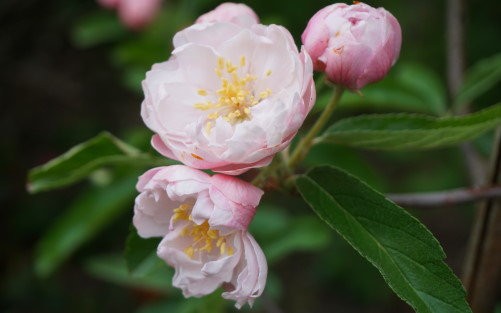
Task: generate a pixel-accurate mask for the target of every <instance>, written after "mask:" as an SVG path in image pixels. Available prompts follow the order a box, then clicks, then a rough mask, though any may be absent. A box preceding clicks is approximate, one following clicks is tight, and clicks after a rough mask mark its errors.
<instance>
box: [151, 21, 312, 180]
mask: <svg viewBox="0 0 501 313" xmlns="http://www.w3.org/2000/svg"><path fill="white" fill-rule="evenodd" d="M174 47H175V49H174V51H173V52H172V56H171V57H170V59H169V60H167V61H166V62H163V63H159V64H155V65H153V68H152V69H151V71H149V72H148V73H147V74H146V79H145V80H144V81H143V90H144V93H145V99H144V101H143V103H142V109H141V114H142V117H143V120H144V122H145V123H146V125H147V126H148V127H149V128H150V129H151V130H153V131H154V132H155V133H156V135H154V136H153V138H152V144H153V146H154V147H155V148H156V149H157V151H159V152H160V153H161V154H163V155H165V156H167V157H169V158H171V159H175V160H179V161H181V162H183V163H184V164H185V165H188V166H190V167H193V168H198V169H212V170H213V171H216V172H220V173H225V174H230V175H238V174H240V173H243V172H245V171H246V170H248V169H250V168H253V167H262V166H266V165H268V164H269V163H270V162H271V160H272V158H273V155H274V154H275V153H277V152H278V151H280V150H282V149H284V148H285V147H286V146H287V145H288V144H289V143H290V141H291V140H292V138H293V137H294V135H295V134H296V133H297V130H298V129H299V127H300V126H301V124H302V123H303V121H304V119H305V117H306V115H307V114H308V112H309V111H310V109H311V108H312V106H313V104H314V101H315V89H314V84H313V78H312V76H313V73H312V71H313V69H312V63H311V59H310V57H309V55H308V54H307V53H306V52H304V51H302V52H299V51H298V49H297V47H296V45H295V43H294V41H293V39H292V36H291V35H290V33H289V32H288V31H287V30H286V29H285V28H283V27H281V26H276V25H270V26H265V25H261V24H254V25H242V24H236V23H228V22H215V23H200V24H194V25H192V26H190V27H188V28H186V29H184V30H182V31H180V32H179V33H177V34H176V36H175V37H174Z"/></svg>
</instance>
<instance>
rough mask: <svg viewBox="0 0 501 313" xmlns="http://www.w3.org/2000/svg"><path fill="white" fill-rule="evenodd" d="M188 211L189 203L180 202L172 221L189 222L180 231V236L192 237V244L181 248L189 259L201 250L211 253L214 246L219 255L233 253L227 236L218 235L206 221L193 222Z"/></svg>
mask: <svg viewBox="0 0 501 313" xmlns="http://www.w3.org/2000/svg"><path fill="white" fill-rule="evenodd" d="M189 213H190V212H189V205H187V204H181V205H180V206H179V207H177V208H175V209H174V215H173V216H172V221H173V222H176V221H188V222H191V224H190V225H188V226H186V227H185V228H184V229H183V231H182V232H181V236H190V237H191V238H192V244H191V245H189V246H188V247H186V248H185V249H184V250H183V252H184V253H185V254H186V255H187V256H188V257H189V258H190V259H193V256H194V255H195V253H199V252H202V251H207V253H211V252H212V250H213V249H214V246H215V247H216V248H218V249H219V253H220V254H221V255H224V254H226V255H233V253H234V250H233V247H231V246H230V245H229V244H228V242H227V240H226V239H227V237H228V236H220V235H219V231H218V230H216V229H210V226H209V223H208V222H207V221H205V222H203V223H202V224H200V225H198V224H196V223H194V222H193V221H192V218H191V214H189Z"/></svg>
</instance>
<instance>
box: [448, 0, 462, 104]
mask: <svg viewBox="0 0 501 313" xmlns="http://www.w3.org/2000/svg"><path fill="white" fill-rule="evenodd" d="M463 33H464V0H448V1H447V82H448V85H449V94H450V96H451V98H452V99H454V98H455V97H456V96H457V94H458V92H459V88H461V84H462V82H463V75H464V40H463V38H464V37H463Z"/></svg>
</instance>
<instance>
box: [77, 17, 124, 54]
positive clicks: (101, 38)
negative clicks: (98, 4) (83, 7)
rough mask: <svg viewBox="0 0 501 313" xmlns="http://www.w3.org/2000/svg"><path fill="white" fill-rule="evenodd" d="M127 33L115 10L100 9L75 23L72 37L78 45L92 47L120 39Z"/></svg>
mask: <svg viewBox="0 0 501 313" xmlns="http://www.w3.org/2000/svg"><path fill="white" fill-rule="evenodd" d="M125 34H126V31H125V29H124V27H123V26H122V23H121V22H120V20H119V19H118V17H117V16H116V14H115V12H111V11H110V12H107V11H105V10H99V11H97V12H95V13H92V14H89V15H86V16H85V17H84V18H82V19H81V20H79V21H78V22H77V23H75V26H74V28H73V29H72V31H71V39H72V41H73V43H74V44H75V45H76V46H77V47H81V48H90V47H93V46H96V45H98V44H102V43H106V42H110V41H115V40H118V39H120V38H121V37H123V36H124V35H125Z"/></svg>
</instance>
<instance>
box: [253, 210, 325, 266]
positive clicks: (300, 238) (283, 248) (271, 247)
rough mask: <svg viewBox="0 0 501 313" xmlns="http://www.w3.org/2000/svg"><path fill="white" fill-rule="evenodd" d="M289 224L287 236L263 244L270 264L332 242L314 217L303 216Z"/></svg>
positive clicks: (317, 248)
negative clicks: (298, 252)
mask: <svg viewBox="0 0 501 313" xmlns="http://www.w3.org/2000/svg"><path fill="white" fill-rule="evenodd" d="M288 224H289V225H288V227H287V231H286V234H287V235H286V236H284V233H283V232H282V233H281V234H280V236H278V237H277V238H276V239H275V240H274V241H271V242H266V243H263V251H264V254H265V255H266V260H267V261H268V262H269V263H270V264H273V263H275V262H277V261H278V260H280V259H281V258H282V257H284V256H286V255H288V254H290V253H292V252H297V251H315V250H319V249H321V248H325V247H326V246H327V244H328V243H329V241H330V237H331V236H330V233H329V232H328V229H327V228H326V227H325V225H322V224H321V222H320V221H319V220H318V219H316V218H313V217H312V216H301V217H298V218H295V219H293V220H292V221H291V222H290V223H288Z"/></svg>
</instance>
